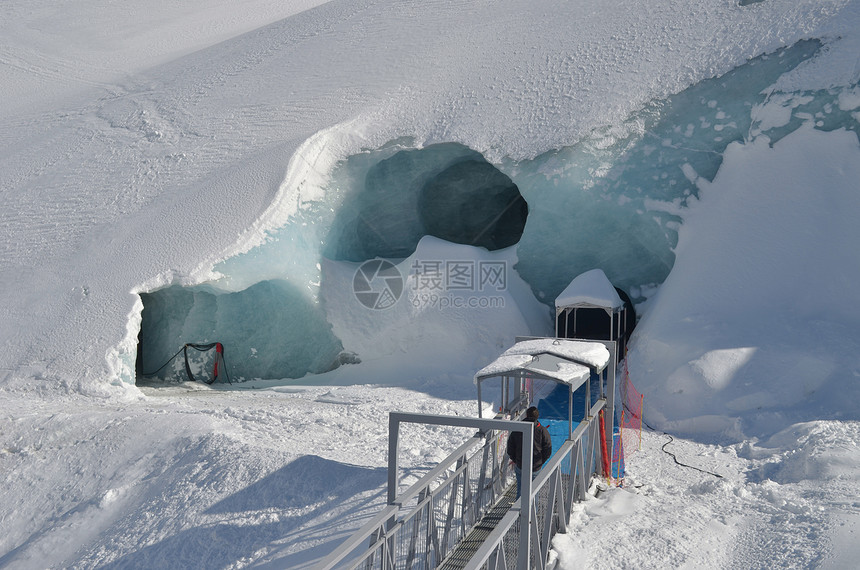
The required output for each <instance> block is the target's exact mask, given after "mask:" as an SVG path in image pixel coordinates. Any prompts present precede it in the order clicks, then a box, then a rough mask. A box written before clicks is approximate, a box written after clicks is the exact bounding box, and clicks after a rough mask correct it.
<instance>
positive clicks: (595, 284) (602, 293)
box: [555, 269, 624, 309]
mask: <svg viewBox="0 0 860 570" xmlns="http://www.w3.org/2000/svg"><path fill="white" fill-rule="evenodd" d="M586 304H587V305H596V306H598V307H607V308H610V309H615V308H618V307H620V306H621V305H623V304H624V303H623V302H622V301H621V297H619V296H618V292H617V291H615V288H614V287H613V286H612V283H610V282H609V279H607V278H606V274H605V273H604V272H603V270H602V269H592V270H591V271H586V272H585V273H583V274H581V275H577V276H576V277H575V278H574V280H573V281H571V282H570V285H568V286H567V287H566V288H565V289H564V291H562V292H561V294H560V295H559V296H558V297H556V298H555V306H556V308H557V309H558V308H563V307H572V306H574V305H586Z"/></svg>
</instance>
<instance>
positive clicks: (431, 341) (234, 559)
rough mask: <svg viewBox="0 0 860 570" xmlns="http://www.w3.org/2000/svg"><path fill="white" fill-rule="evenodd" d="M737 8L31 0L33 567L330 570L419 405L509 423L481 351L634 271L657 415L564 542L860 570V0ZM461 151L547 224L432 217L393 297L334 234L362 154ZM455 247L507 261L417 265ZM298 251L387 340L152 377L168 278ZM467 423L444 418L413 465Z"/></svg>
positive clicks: (7, 526) (258, 269)
mask: <svg viewBox="0 0 860 570" xmlns="http://www.w3.org/2000/svg"><path fill="white" fill-rule="evenodd" d="M738 4H739V3H737V2H713V3H704V2H697V1H695V0H671V1H669V0H659V1H654V2H647V3H642V2H635V1H633V0H620V1H618V2H612V3H606V2H598V1H591V0H578V1H576V2H567V1H554V0H541V1H539V2H535V1H534V0H530V1H528V2H526V1H524V0H508V1H505V2H479V3H476V2H465V1H460V0H447V1H441V2H426V1H425V2H393V1H391V0H360V1H354V0H349V1H346V0H335V1H331V2H321V1H317V0H296V1H291V2H274V1H267V0H253V1H252V2H245V3H242V4H241V5H237V4H236V3H231V2H224V1H217V2H200V1H196V0H195V1H193V2H173V1H168V0H146V1H144V2H138V3H136V4H134V5H133V6H130V5H126V4H125V3H123V4H115V3H105V2H101V1H98V0H77V1H76V2H74V3H53V2H45V1H40V2H23V1H22V0H11V1H7V2H5V3H4V5H3V13H4V17H3V18H2V19H0V192H2V195H3V199H4V208H3V211H2V213H0V236H2V241H0V244H2V245H0V323H2V324H0V346H2V347H3V350H2V355H0V566H2V567H11V568H24V569H28V568H33V569H37V568H39V569H41V568H94V567H104V566H117V567H145V568H152V567H173V568H211V567H224V568H244V567H266V566H268V567H288V568H302V567H309V566H311V565H312V564H313V563H314V562H315V561H318V560H319V559H321V558H322V557H323V556H325V555H326V554H327V553H329V552H331V550H332V549H334V548H335V547H336V545H337V544H338V543H339V542H340V541H342V540H343V539H344V538H346V537H347V536H348V535H349V534H350V533H351V532H352V531H354V530H355V529H357V528H359V527H360V526H361V525H362V524H363V523H364V522H365V521H367V520H368V519H369V518H370V517H372V516H373V515H374V514H375V513H376V512H377V510H378V508H379V507H380V506H381V505H382V504H383V503H384V501H385V480H386V476H385V466H386V449H387V414H388V412H389V411H391V410H400V411H406V412H421V413H433V414H454V415H469V416H475V415H477V409H476V394H475V387H474V384H473V383H472V382H471V379H472V378H473V377H474V374H475V372H476V371H477V370H479V369H480V368H482V367H483V366H486V365H487V364H488V363H490V362H492V361H493V360H494V359H495V358H496V357H498V356H499V354H501V353H502V352H503V351H504V350H505V349H506V348H508V347H510V346H511V344H512V343H513V340H514V339H515V338H516V336H518V335H524V336H525V335H542V334H548V333H549V331H550V330H551V324H552V319H551V314H550V308H549V307H548V306H547V305H546V304H544V303H541V301H544V302H549V300H551V299H554V298H555V296H556V294H557V292H558V291H560V290H561V289H563V287H564V284H566V283H568V282H570V279H571V278H572V277H574V276H575V275H577V274H580V273H582V272H583V271H586V270H588V269H592V268H594V267H598V266H600V267H603V268H604V269H605V270H606V274H607V276H608V277H609V278H610V280H611V281H612V282H613V283H615V284H622V285H623V286H624V287H625V288H630V289H631V291H630V293H631V297H632V298H633V299H634V300H636V302H637V303H638V306H637V312H638V313H639V314H641V315H643V317H642V320H641V321H640V323H639V325H638V326H637V329H636V331H635V332H634V335H633V337H632V338H631V343H630V353H629V359H628V361H629V362H628V364H629V370H630V375H631V379H632V380H633V382H634V384H635V385H636V387H637V388H638V389H639V391H641V392H642V393H644V394H645V419H646V421H647V422H649V424H650V425H651V426H653V427H654V431H651V430H646V431H645V432H644V433H643V442H642V449H641V450H638V451H636V452H635V453H633V454H631V455H630V456H629V458H628V477H627V478H626V481H625V486H624V487H623V488H612V489H607V490H605V491H603V492H600V493H597V496H596V497H594V496H593V497H591V498H589V499H588V500H587V501H585V502H584V503H582V504H581V505H579V506H577V509H576V512H575V513H574V514H573V516H572V518H571V522H572V529H571V531H570V532H569V533H568V534H567V535H559V536H557V537H556V539H555V541H554V553H553V557H554V560H556V561H557V563H558V564H557V567H558V568H580V567H588V568H609V567H619V566H626V567H636V568H658V567H659V568H662V567H667V566H670V567H703V566H706V567H723V568H729V567H732V568H733V567H746V568H771V567H784V566H791V567H824V568H851V567H853V562H854V561H855V560H856V555H857V546H856V545H857V533H858V522H860V516H858V513H860V511H858V503H857V500H856V498H855V497H856V487H857V483H858V473H860V452H858V447H857V444H858V441H860V421H858V419H860V418H858V414H857V410H858V409H860V397H858V396H860V389H858V385H860V384H858V381H857V377H858V376H860V363H858V357H857V355H858V354H860V350H858V349H860V347H859V346H858V340H857V339H858V338H860V335H858V328H860V310H858V308H857V306H856V304H855V303H854V302H853V298H854V297H855V295H854V293H855V291H856V285H855V284H856V283H857V282H858V278H860V274H858V273H860V263H858V257H857V256H858V254H857V248H856V245H855V244H856V243H858V238H860V235H858V231H860V230H858V229H857V227H858V226H857V224H856V221H855V219H854V218H855V217H856V212H858V211H860V203H858V200H860V192H858V183H857V181H858V180H860V143H858V138H857V132H858V127H857V124H858V122H860V96H858V86H857V83H858V80H860V60H858V59H857V53H858V48H857V46H858V44H860V33H858V31H860V2H857V1H856V0H824V1H822V0H797V1H787V0H786V1H783V0H765V1H763V2H755V3H749V5H746V6H741V5H738ZM538 30H539V32H537V31H538ZM801 40H816V42H808V43H802V44H797V43H796V42H799V41H801ZM789 46H797V47H795V48H789ZM783 48H789V49H788V50H784V51H780V52H778V50H782V49H783ZM777 52H778V53H779V55H774V54H776V53H777ZM766 54H769V55H766ZM757 57H760V59H756V60H755V61H756V66H757V67H754V68H753V67H750V68H748V69H745V70H744V71H743V73H739V74H735V75H732V72H733V70H737V69H741V68H742V66H743V65H744V64H746V62H748V61H750V60H752V59H753V58H757ZM784 62H788V63H784ZM782 65H785V68H784V69H783V67H781V66H782ZM750 70H752V71H750ZM757 70H758V71H757ZM753 87H755V89H754V90H755V95H756V96H758V97H760V98H759V99H755V98H750V96H749V93H747V94H743V93H742V92H743V90H744V89H747V90H749V89H752V88H753ZM739 93H741V94H739ZM661 109H662V110H663V111H664V114H663V115H661ZM655 117H656V119H655ZM718 139H719V140H718ZM706 140H709V141H711V142H712V143H713V145H714V146H704V145H703V141H706ZM436 143H458V144H460V145H463V146H465V147H468V148H469V149H472V150H473V151H476V152H479V153H480V154H482V155H483V156H484V157H485V158H486V159H487V160H488V161H489V162H490V163H491V164H493V165H494V166H495V167H497V168H499V169H500V170H501V171H502V172H503V173H505V174H506V175H508V176H509V177H510V178H511V180H512V181H513V182H514V183H515V184H516V185H517V186H518V187H519V189H520V191H521V192H522V195H523V197H524V198H525V199H526V201H527V202H528V203H529V207H530V216H529V220H528V222H527V224H526V228H525V232H524V237H523V240H522V241H521V242H520V244H519V245H518V246H513V247H510V248H506V249H502V250H498V251H487V250H485V249H482V248H476V247H472V246H468V245H457V244H450V243H447V242H443V241H441V240H438V239H436V238H433V237H430V236H425V237H423V238H421V239H420V241H419V242H418V244H417V247H416V249H415V252H414V253H412V254H411V255H410V256H408V257H407V258H405V259H403V260H394V261H396V263H395V266H396V267H397V270H398V271H399V272H400V274H401V275H403V276H404V289H403V292H404V296H403V298H401V299H400V301H401V302H399V303H398V304H397V305H395V306H394V307H391V308H390V309H386V310H371V309H368V308H367V307H364V306H361V305H360V304H359V303H357V302H356V297H355V296H354V294H353V289H352V284H353V279H354V276H355V272H356V269H357V267H358V266H359V265H360V264H359V263H357V262H356V263H353V262H349V261H343V260H340V261H338V260H333V259H327V258H326V257H324V256H323V255H322V252H323V250H324V249H325V246H326V244H325V243H323V242H324V241H325V239H326V237H327V235H328V234H327V233H326V231H324V230H328V229H330V227H331V226H332V220H333V219H334V217H335V216H336V214H337V209H338V208H339V207H340V205H341V204H343V200H344V199H345V197H346V196H345V195H344V194H347V193H349V191H350V186H348V185H341V182H342V181H343V180H342V179H341V178H339V173H340V172H341V170H340V169H341V167H342V165H343V164H344V163H345V162H347V161H348V160H349V159H350V157H359V156H364V155H366V156H367V157H370V158H373V159H374V160H376V157H377V154H378V153H383V154H384V153H385V152H394V151H395V150H398V149H400V148H403V149H421V148H427V147H430V146H431V145H433V144H436ZM672 153H675V154H672ZM667 157H668V158H667ZM631 161H632V162H631ZM652 161H653V162H652ZM649 162H652V163H653V165H656V166H655V168H654V170H653V171H646V170H637V168H639V167H641V166H642V165H643V164H645V163H649ZM634 163H637V164H638V167H637V168H634V166H635V164H634ZM631 173H634V174H635V176H634V177H633V178H637V177H638V178H642V180H643V182H642V184H638V181H637V180H635V179H633V178H630V177H629V176H630V175H631ZM347 174H348V173H347ZM633 182H637V184H632V183H633ZM645 182H647V183H648V184H650V186H648V187H646V186H645ZM612 184H621V185H623V186H625V188H624V189H621V190H619V191H618V192H610V191H608V190H607V188H608V187H609V186H611V185H612ZM571 188H575V190H576V191H575V192H574V191H573V190H571ZM553 189H555V190H554V191H553ZM571 206H573V208H571ZM574 214H578V215H579V216H578V217H577V216H574ZM576 227H579V228H582V231H581V232H579V233H575V234H569V233H566V232H567V231H568V230H569V229H570V228H576ZM601 230H602V231H603V232H604V233H602V234H599V235H600V239H599V240H597V241H599V242H600V243H599V244H593V243H591V241H590V240H589V237H592V238H593V237H594V236H595V235H598V232H600V231H601ZM570 235H574V236H575V237H576V239H575V240H572V239H569V237H568V236H570ZM612 236H620V237H619V239H617V240H614V239H607V238H609V237H612ZM553 238H555V239H556V240H558V241H553ZM661 240H662V244H661ZM274 243H280V244H281V245H283V246H284V248H285V249H283V250H281V251H282V252H283V253H282V255H281V260H280V262H279V263H278V264H275V265H272V264H270V263H269V261H270V260H271V259H273V258H274V257H277V255H275V254H273V253H265V252H264V251H265V250H264V248H266V247H269V246H270V244H274ZM658 245H659V247H658ZM616 250H618V251H623V252H624V255H622V256H620V257H612V255H611V253H612V252H613V251H616ZM261 252H264V253H261ZM637 258H641V265H642V267H643V269H642V270H641V271H639V272H634V273H625V267H628V266H635V265H636V264H637V263H638V262H637ZM255 259H257V260H258V261H259V260H262V262H260V263H255V261H254V260H255ZM445 260H449V261H450V260H454V261H456V262H458V263H460V262H462V263H466V264H468V263H474V264H475V265H476V266H477V264H480V263H481V262H486V263H497V264H500V265H501V266H503V267H504V268H505V270H506V276H507V282H506V284H505V286H504V287H502V288H501V289H500V290H497V291H493V292H492V294H484V292H483V291H481V293H482V294H481V295H477V294H476V291H473V290H469V289H460V290H453V289H451V290H445V291H442V293H444V294H439V293H438V292H435V291H430V290H427V289H425V288H422V287H421V286H419V285H422V283H424V282H422V281H421V277H422V275H424V276H425V277H426V273H418V272H416V271H414V269H413V268H414V267H416V266H418V267H421V269H422V270H426V268H427V266H426V264H425V262H432V261H445ZM603 260H605V261H606V262H607V263H606V264H603V263H601V261H603ZM589 263H591V264H590V265H589ZM607 264H608V265H609V266H611V267H608V266H607ZM267 272H269V273H271V274H270V275H267V274H266V273H267ZM274 278H279V279H284V280H286V281H287V282H289V283H290V284H291V286H292V287H293V288H294V289H295V291H297V292H298V293H297V295H299V296H301V297H302V300H303V302H304V303H305V304H307V305H308V306H311V307H314V308H315V310H316V311H318V315H323V316H324V318H325V320H326V322H327V323H329V325H330V326H331V330H332V333H333V334H334V336H336V337H337V339H338V340H339V341H340V342H341V343H342V347H343V351H344V353H345V355H346V356H347V357H349V355H350V354H353V355H355V356H356V357H357V359H358V360H361V362H360V363H357V364H347V365H343V366H340V367H339V368H336V369H334V370H332V371H330V372H327V373H324V374H316V375H308V376H304V377H301V378H298V379H295V378H294V379H253V377H249V378H246V379H247V380H248V381H246V382H242V383H240V384H236V385H233V386H214V387H207V386H203V385H199V384H190V383H178V384H172V385H167V386H160V387H152V386H140V387H138V386H135V385H134V381H133V380H134V370H135V361H136V357H137V344H138V333H139V331H140V327H141V318H142V316H141V312H142V310H143V303H142V301H141V297H140V294H141V293H151V292H154V291H156V290H159V289H162V288H166V287H168V286H171V285H174V286H183V287H185V286H199V287H204V288H209V290H212V291H215V290H218V291H221V292H237V291H240V290H245V289H246V288H247V287H249V286H251V285H254V284H255V283H259V282H262V281H264V280H266V279H274ZM559 284H561V285H559ZM434 295H435V296H434ZM491 297H492V298H493V299H495V301H494V302H495V303H497V305H495V306H493V307H489V306H481V305H480V303H482V302H486V300H487V299H490V298H491ZM443 299H444V300H443ZM404 300H406V301H409V302H408V303H406V302H403V301H404ZM300 324H301V323H297V325H296V326H300ZM313 338H314V339H318V338H320V337H318V336H315V337H313ZM198 340H203V339H188V340H187V341H188V342H193V341H198ZM177 348H178V347H177ZM246 348H247V354H245V356H244V357H245V358H252V357H258V358H265V357H267V353H266V349H265V348H263V347H257V346H249V347H246ZM229 350H230V347H229V346H227V351H228V352H227V355H228V356H227V358H228V364H229V358H230V356H229V355H230V352H229ZM239 358H241V357H237V359H239ZM663 430H665V431H666V432H668V433H670V434H672V437H673V438H674V440H673V441H672V443H669V444H668V445H667V446H666V449H667V451H672V452H673V453H675V454H676V456H677V457H678V458H679V460H680V461H681V462H683V463H686V464H689V465H693V466H695V467H698V468H700V469H704V470H707V471H710V472H712V473H717V474H719V475H722V477H721V478H718V477H716V476H714V475H712V474H709V473H705V472H702V471H697V470H695V469H690V468H687V467H683V466H680V465H677V464H676V463H675V462H674V461H673V460H672V458H671V457H670V456H669V455H667V454H665V453H663V452H662V450H661V448H662V447H663V446H664V444H665V443H666V442H668V440H669V436H666V435H663V434H662V431H663ZM464 437H465V436H464V432H463V430H458V429H455V428H431V427H427V426H410V429H408V430H406V431H405V432H404V434H403V439H402V441H401V450H402V455H403V456H404V457H401V461H402V465H403V468H404V470H405V471H406V473H407V477H406V479H407V480H408V479H409V478H413V479H414V477H416V476H417V475H418V474H420V473H421V472H422V470H423V469H426V468H427V466H428V465H432V464H433V463H434V462H437V461H439V460H440V459H442V458H443V457H444V456H445V455H446V454H447V453H448V452H449V451H450V450H452V449H454V448H455V447H456V446H458V445H459V444H460V443H461V442H462V440H463V438H464Z"/></svg>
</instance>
